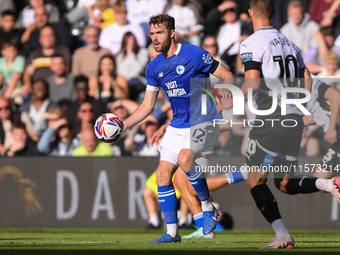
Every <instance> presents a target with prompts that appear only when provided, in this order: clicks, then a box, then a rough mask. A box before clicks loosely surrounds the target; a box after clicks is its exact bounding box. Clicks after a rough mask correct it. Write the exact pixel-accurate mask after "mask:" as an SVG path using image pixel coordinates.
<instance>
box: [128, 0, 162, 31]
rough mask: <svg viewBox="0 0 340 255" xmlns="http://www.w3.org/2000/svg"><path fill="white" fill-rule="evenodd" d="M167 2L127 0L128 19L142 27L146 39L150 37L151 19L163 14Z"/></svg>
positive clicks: (159, 0) (158, 0) (160, 0)
mask: <svg viewBox="0 0 340 255" xmlns="http://www.w3.org/2000/svg"><path fill="white" fill-rule="evenodd" d="M167 2H168V1H167V0H126V1H125V3H126V8H127V13H128V15H127V19H128V21H129V22H131V23H132V24H135V25H141V26H142V27H143V29H144V33H145V35H146V37H148V36H149V32H150V27H149V23H148V21H149V18H150V16H152V15H158V14H162V13H163V10H164V7H165V5H166V4H167Z"/></svg>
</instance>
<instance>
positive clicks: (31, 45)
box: [20, 5, 72, 57]
mask: <svg viewBox="0 0 340 255" xmlns="http://www.w3.org/2000/svg"><path fill="white" fill-rule="evenodd" d="M34 12H35V14H34V18H35V23H34V24H32V25H30V26H29V27H27V28H26V30H25V32H24V33H23V34H22V36H21V39H20V41H21V43H22V44H23V48H22V50H21V52H22V53H23V54H24V55H25V57H27V56H28V55H29V54H30V53H31V52H32V51H34V50H36V49H39V48H40V47H41V41H40V34H41V30H42V29H43V28H45V26H47V25H48V26H50V27H52V28H53V30H54V36H55V37H56V38H55V40H56V41H57V43H58V44H60V45H64V46H66V47H71V46H72V42H71V32H70V28H69V26H68V25H67V23H66V22H64V21H61V22H59V23H55V24H49V23H48V13H47V10H46V8H45V6H44V5H40V6H38V7H36V8H35V9H34Z"/></svg>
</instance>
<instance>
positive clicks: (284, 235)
mask: <svg viewBox="0 0 340 255" xmlns="http://www.w3.org/2000/svg"><path fill="white" fill-rule="evenodd" d="M271 225H272V228H273V229H274V231H275V234H276V236H277V238H279V239H280V240H286V239H288V238H289V237H290V234H289V232H288V230H287V228H286V226H285V224H284V223H283V220H282V219H277V220H275V221H274V222H273V223H272V224H271Z"/></svg>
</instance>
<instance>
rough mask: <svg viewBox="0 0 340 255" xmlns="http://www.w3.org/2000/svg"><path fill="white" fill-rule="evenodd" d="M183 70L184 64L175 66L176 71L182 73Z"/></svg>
mask: <svg viewBox="0 0 340 255" xmlns="http://www.w3.org/2000/svg"><path fill="white" fill-rule="evenodd" d="M184 71H185V68H184V66H182V65H179V66H177V67H176V72H177V73H178V74H183V73H184Z"/></svg>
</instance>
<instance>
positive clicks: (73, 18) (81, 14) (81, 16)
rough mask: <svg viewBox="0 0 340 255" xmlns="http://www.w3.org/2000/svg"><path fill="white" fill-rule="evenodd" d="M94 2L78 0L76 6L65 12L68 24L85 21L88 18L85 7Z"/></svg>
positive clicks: (94, 0) (92, 0) (93, 0)
mask: <svg viewBox="0 0 340 255" xmlns="http://www.w3.org/2000/svg"><path fill="white" fill-rule="evenodd" d="M95 2H96V0H79V1H78V3H77V6H76V7H75V8H73V9H71V10H70V11H69V12H68V13H67V14H66V16H65V17H66V19H67V20H68V22H69V23H70V24H74V23H76V22H79V21H87V20H88V19H89V13H88V10H87V8H88V7H90V6H92V5H94V4H95Z"/></svg>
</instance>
